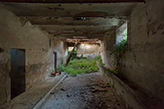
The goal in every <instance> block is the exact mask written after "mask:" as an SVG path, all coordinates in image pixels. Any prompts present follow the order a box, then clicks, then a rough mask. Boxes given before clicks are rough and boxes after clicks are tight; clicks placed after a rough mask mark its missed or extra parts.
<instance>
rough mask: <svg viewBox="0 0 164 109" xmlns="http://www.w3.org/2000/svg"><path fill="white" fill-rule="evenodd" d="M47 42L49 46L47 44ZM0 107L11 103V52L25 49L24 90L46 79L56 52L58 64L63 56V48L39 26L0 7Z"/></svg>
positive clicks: (62, 45)
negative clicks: (0, 51) (24, 21)
mask: <svg viewBox="0 0 164 109" xmlns="http://www.w3.org/2000/svg"><path fill="white" fill-rule="evenodd" d="M50 39H51V43H52V44H50ZM0 47H1V48H3V49H4V52H2V53H0V89H1V90H0V104H3V103H4V102H7V101H10V96H11V94H10V87H11V86H10V75H9V72H10V70H11V56H10V49H11V48H17V49H25V70H26V74H25V77H26V78H25V79H26V90H27V89H29V88H30V87H31V86H32V85H34V84H35V83H37V82H39V81H41V80H43V79H46V77H48V75H50V73H51V71H52V69H54V62H53V58H54V57H53V52H54V51H56V52H57V56H58V59H57V60H58V61H57V62H58V64H60V63H61V59H62V57H66V56H65V55H67V54H66V45H65V44H64V43H63V42H62V41H60V40H59V39H57V38H56V39H53V37H52V36H50V35H49V34H47V33H46V32H44V31H41V30H40V29H39V28H38V27H36V26H33V25H31V23H29V22H26V23H25V24H24V25H22V23H21V22H20V19H19V18H18V17H17V16H15V15H14V14H13V13H11V12H10V11H8V10H6V9H5V8H4V7H3V5H1V4H0Z"/></svg>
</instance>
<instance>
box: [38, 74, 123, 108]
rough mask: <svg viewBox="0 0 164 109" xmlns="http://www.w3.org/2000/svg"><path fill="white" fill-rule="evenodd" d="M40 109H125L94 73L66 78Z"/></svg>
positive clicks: (99, 75) (107, 85)
mask: <svg viewBox="0 0 164 109" xmlns="http://www.w3.org/2000/svg"><path fill="white" fill-rule="evenodd" d="M40 109H126V108H125V107H124V105H121V103H120V102H119V101H118V100H117V99H116V96H115V95H114V93H113V92H112V89H111V87H110V85H109V84H108V83H107V82H106V81H105V80H104V78H103V76H102V75H101V74H100V73H98V72H96V73H90V74H83V75H78V76H76V77H70V76H69V77H67V78H66V79H65V80H63V81H62V83H60V84H59V86H58V87H57V88H56V89H54V90H53V91H52V92H51V93H50V96H49V97H48V98H47V99H46V102H45V103H43V104H42V105H41V106H40Z"/></svg>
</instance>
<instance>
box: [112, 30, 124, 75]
mask: <svg viewBox="0 0 164 109" xmlns="http://www.w3.org/2000/svg"><path fill="white" fill-rule="evenodd" d="M126 48H127V29H126V30H125V32H124V39H123V40H121V42H120V43H118V44H117V45H116V48H115V49H114V50H113V52H112V53H111V54H110V55H113V57H114V60H113V61H112V63H113V66H114V67H115V68H114V69H113V70H111V71H115V72H114V73H115V74H118V73H119V72H121V70H122V67H123V65H122V61H123V54H124V53H125V51H126Z"/></svg>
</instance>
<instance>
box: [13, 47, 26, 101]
mask: <svg viewBox="0 0 164 109" xmlns="http://www.w3.org/2000/svg"><path fill="white" fill-rule="evenodd" d="M10 78H11V99H13V98H14V97H16V96H18V95H19V94H21V93H23V92H24V91H25V49H11V72H10Z"/></svg>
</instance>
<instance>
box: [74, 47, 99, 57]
mask: <svg viewBox="0 0 164 109" xmlns="http://www.w3.org/2000/svg"><path fill="white" fill-rule="evenodd" d="M99 47H100V46H99V45H98V44H79V45H77V56H81V55H82V54H83V57H88V58H94V57H95V56H97V55H99V54H100V51H99Z"/></svg>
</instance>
